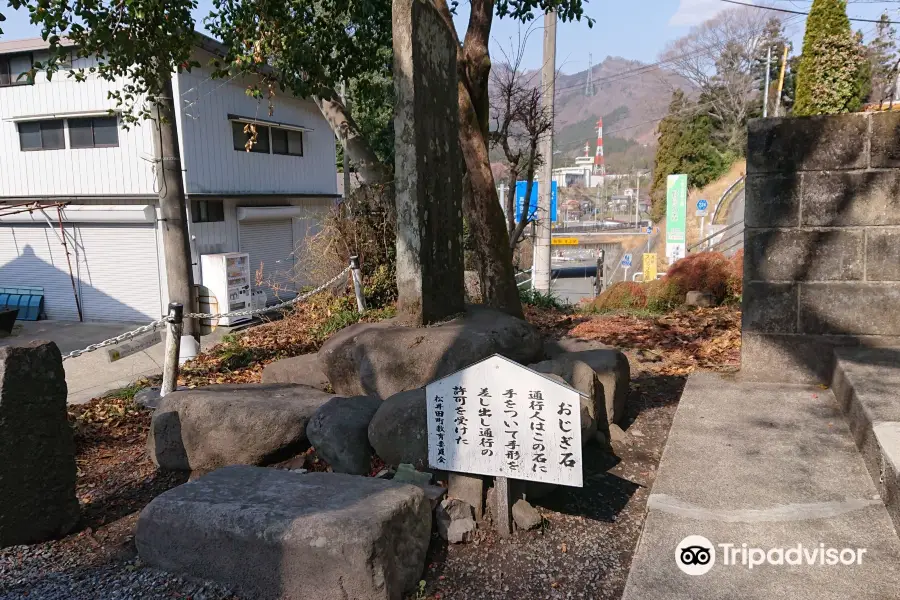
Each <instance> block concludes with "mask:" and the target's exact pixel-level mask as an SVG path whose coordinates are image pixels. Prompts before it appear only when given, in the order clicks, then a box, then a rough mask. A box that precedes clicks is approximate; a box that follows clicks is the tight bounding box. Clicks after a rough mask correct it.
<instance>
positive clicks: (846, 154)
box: [747, 114, 869, 175]
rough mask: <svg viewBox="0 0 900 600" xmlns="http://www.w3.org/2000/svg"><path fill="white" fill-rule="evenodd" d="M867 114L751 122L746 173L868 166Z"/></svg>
mask: <svg viewBox="0 0 900 600" xmlns="http://www.w3.org/2000/svg"><path fill="white" fill-rule="evenodd" d="M868 127H869V121H868V118H867V115H864V114H852V115H840V116H834V115H830V116H821V117H800V118H795V117H781V118H767V119H751V120H750V122H749V123H748V124H747V130H748V131H747V174H748V175H749V174H753V173H783V172H791V171H804V170H813V169H819V170H828V169H864V168H866V167H867V166H868V161H869V153H868V150H869V149H868V138H869V134H868Z"/></svg>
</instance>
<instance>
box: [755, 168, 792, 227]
mask: <svg viewBox="0 0 900 600" xmlns="http://www.w3.org/2000/svg"><path fill="white" fill-rule="evenodd" d="M800 184H801V176H800V175H799V174H796V173H789V174H786V175H777V174H772V173H759V174H749V175H747V180H746V184H745V187H744V194H745V198H746V201H745V203H744V226H745V227H797V226H799V225H800Z"/></svg>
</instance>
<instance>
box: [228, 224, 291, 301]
mask: <svg viewBox="0 0 900 600" xmlns="http://www.w3.org/2000/svg"><path fill="white" fill-rule="evenodd" d="M240 235H241V252H246V253H248V254H249V255H250V280H251V282H252V286H253V289H261V290H265V292H266V297H267V298H268V299H269V300H273V299H279V298H280V299H282V300H284V299H286V298H291V297H293V296H294V295H295V292H296V289H297V286H296V283H295V282H294V227H293V223H292V221H291V220H290V219H277V220H273V221H241V224H240ZM260 270H261V271H262V274H261V276H260V275H259V273H260ZM273 287H274V288H276V289H273Z"/></svg>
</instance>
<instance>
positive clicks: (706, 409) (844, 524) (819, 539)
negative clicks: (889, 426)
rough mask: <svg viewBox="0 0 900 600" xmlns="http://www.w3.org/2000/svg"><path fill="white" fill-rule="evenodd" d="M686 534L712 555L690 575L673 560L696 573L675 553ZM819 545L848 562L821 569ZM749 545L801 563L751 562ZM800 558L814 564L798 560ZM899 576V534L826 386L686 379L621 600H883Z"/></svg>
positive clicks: (692, 557) (687, 556)
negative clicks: (699, 572)
mask: <svg viewBox="0 0 900 600" xmlns="http://www.w3.org/2000/svg"><path fill="white" fill-rule="evenodd" d="M692 535H696V536H703V537H704V538H706V539H707V540H708V541H709V544H708V545H709V546H710V547H712V548H713V549H714V550H715V556H714V558H713V560H712V561H707V565H708V566H710V567H711V568H710V569H709V570H708V572H706V573H705V574H702V575H698V576H695V575H690V574H686V573H685V572H683V571H682V569H681V568H680V567H679V565H678V564H677V563H676V557H677V556H681V557H684V560H685V561H687V562H688V563H690V562H694V563H697V564H692V565H691V564H689V565H688V567H689V570H691V569H693V570H697V569H700V570H703V569H705V566H703V565H701V564H700V561H701V560H703V559H704V558H705V556H703V555H702V553H701V552H699V551H698V550H697V549H696V548H692V549H691V550H689V551H688V553H681V552H677V551H678V550H680V548H679V545H680V544H681V543H682V542H683V541H684V540H685V538H687V537H688V536H692ZM721 544H726V545H727V544H732V545H733V546H732V547H730V548H729V547H723V546H721ZM743 544H747V547H746V552H745V548H744V547H743ZM798 544H801V545H802V547H801V548H800V550H799V551H798V550H797V548H798ZM820 544H821V545H824V549H829V548H835V549H837V550H843V549H845V548H850V549H853V550H854V553H853V557H852V558H853V563H854V564H852V565H845V564H840V562H839V561H840V558H841V555H840V553H839V554H838V557H837V558H838V564H836V565H828V564H820V563H819V560H820V558H819V557H820V553H821V552H822V550H823V546H821V545H820ZM688 545H689V546H694V545H695V544H694V542H693V541H689V543H688ZM703 545H706V544H703ZM751 548H753V549H756V548H759V549H761V551H762V552H763V553H768V552H769V551H770V550H772V549H778V548H781V549H783V550H784V551H785V552H783V553H782V555H781V556H782V561H788V560H789V561H790V563H794V562H797V560H798V559H799V562H800V563H802V564H790V563H787V564H782V565H772V564H758V565H754V566H753V568H750V566H749V562H750V556H751V550H750V549H751ZM791 549H794V550H793V551H791ZM856 549H865V552H858V551H856ZM804 551H805V553H804ZM814 551H817V552H816V554H815V556H814V557H813V556H812V553H813V552H814ZM732 554H734V556H731V555H732ZM753 554H754V555H755V556H756V558H758V557H759V555H758V553H756V552H755V551H754V553H753ZM726 555H728V556H727V558H728V560H726ZM744 555H746V556H747V561H746V563H745V561H744V560H743V558H744ZM807 556H810V557H812V558H813V559H814V561H815V564H806V560H807ZM822 556H825V557H826V558H828V557H829V555H828V554H827V553H826V554H822ZM859 557H861V561H860V562H859V564H856V562H857V560H858V559H859ZM772 558H773V560H775V561H777V560H778V553H777V551H776V552H774V553H772ZM843 558H846V559H850V558H851V557H850V555H847V554H845V555H844V556H843ZM735 563H736V564H735ZM898 582H900V539H898V537H897V535H896V533H895V531H894V528H893V526H892V524H891V520H890V518H889V517H888V514H887V511H886V509H885V507H884V505H883V504H882V501H881V498H880V496H879V494H878V491H877V490H876V489H875V487H874V486H873V484H872V480H871V478H870V477H869V475H868V473H867V472H866V466H865V464H864V462H863V460H862V458H861V457H860V454H859V452H858V451H857V449H856V447H855V445H854V442H853V438H852V436H851V434H850V430H849V428H848V426H847V424H846V422H845V420H844V418H843V416H842V415H841V412H840V408H839V406H838V404H837V402H836V401H835V399H834V396H833V395H832V393H831V391H830V390H822V389H820V388H818V387H812V386H787V385H782V384H764V383H750V382H743V381H737V380H735V379H734V378H729V377H726V376H722V375H717V374H712V373H695V374H693V375H691V376H690V378H689V379H688V382H687V385H686V387H685V390H684V393H683V395H682V398H681V402H680V403H679V405H678V410H677V412H676V415H675V419H674V422H673V424H672V429H671V431H670V433H669V438H668V442H667V444H666V448H665V451H664V453H663V457H662V461H661V463H660V467H659V471H658V475H657V478H656V482H655V483H654V486H653V490H652V493H651V494H650V497H649V500H648V515H647V519H646V521H645V523H644V529H643V531H642V533H641V538H640V541H639V543H638V547H637V550H636V553H635V556H634V559H633V562H632V566H631V571H630V573H629V577H628V582H627V584H626V588H625V593H624V596H623V597H624V598H625V599H626V600H645V599H647V600H649V599H655V598H666V599H683V600H707V599H708V600H720V599H722V598H747V599H760V600H763V599H770V598H777V597H782V596H785V594H787V595H788V596H789V597H790V598H792V600H806V599H809V600H821V599H823V598H833V599H841V600H847V599H855V598H859V599H863V598H866V599H870V598H884V599H887V598H896V597H897V593H898V589H900V588H898Z"/></svg>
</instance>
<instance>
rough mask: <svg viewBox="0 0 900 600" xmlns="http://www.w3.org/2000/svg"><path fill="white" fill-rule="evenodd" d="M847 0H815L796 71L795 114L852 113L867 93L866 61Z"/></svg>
mask: <svg viewBox="0 0 900 600" xmlns="http://www.w3.org/2000/svg"><path fill="white" fill-rule="evenodd" d="M846 7H847V4H846V2H845V1H844V0H813V4H812V8H810V11H809V17H808V18H807V20H806V33H805V34H804V36H803V53H802V55H801V56H800V65H799V68H798V72H797V82H796V83H797V86H796V96H795V99H794V114H795V115H797V116H802V115H819V114H835V113H842V112H852V111H854V110H856V109H858V108H859V106H860V105H861V104H862V99H863V98H864V97H865V95H866V93H867V89H866V86H865V82H864V81H863V79H865V77H864V74H865V69H864V63H865V66H866V67H867V66H868V63H867V62H866V61H865V57H864V55H863V52H862V49H861V45H860V42H859V39H858V37H857V36H856V35H854V33H853V32H852V30H851V29H850V19H848V18H847V11H846Z"/></svg>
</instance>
